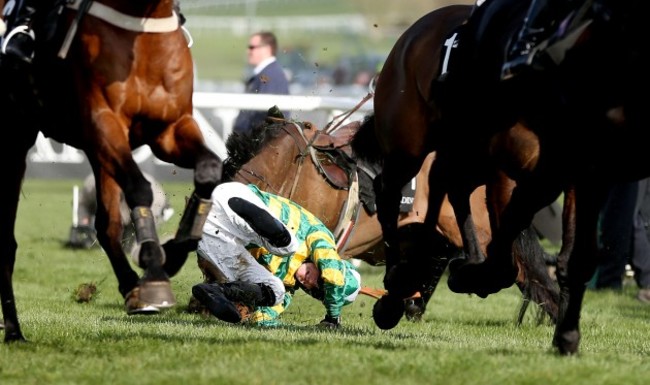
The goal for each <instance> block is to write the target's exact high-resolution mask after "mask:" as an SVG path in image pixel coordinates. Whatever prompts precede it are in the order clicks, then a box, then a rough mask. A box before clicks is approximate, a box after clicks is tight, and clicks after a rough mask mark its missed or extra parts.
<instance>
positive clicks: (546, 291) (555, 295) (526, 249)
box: [513, 226, 560, 324]
mask: <svg viewBox="0 0 650 385" xmlns="http://www.w3.org/2000/svg"><path fill="white" fill-rule="evenodd" d="M513 251H514V254H515V257H516V259H517V262H518V264H519V265H520V267H521V269H520V271H521V273H520V275H522V274H523V277H522V278H521V279H520V278H519V277H518V278H517V285H518V286H519V288H520V289H521V291H522V293H523V297H524V303H523V305H522V308H521V310H520V312H519V317H518V321H517V323H518V324H521V323H522V321H523V317H524V313H525V311H526V308H527V306H528V304H529V303H531V302H532V303H534V304H537V305H538V306H539V310H541V311H542V313H538V314H537V320H538V322H540V323H541V322H542V321H543V319H544V318H545V317H544V316H543V315H544V313H545V314H546V315H548V317H549V318H550V320H551V322H552V323H556V322H557V317H558V311H559V301H560V291H559V287H558V285H557V283H556V282H555V281H554V280H553V278H551V276H550V274H549V271H548V266H547V263H546V261H547V259H548V256H547V253H546V252H545V251H544V249H543V248H542V246H541V244H540V243H539V237H538V236H537V233H536V232H535V230H534V229H533V227H532V226H531V227H530V228H528V229H527V230H525V231H523V232H522V233H521V234H520V235H519V237H518V238H517V240H516V242H515V244H514V250H513Z"/></svg>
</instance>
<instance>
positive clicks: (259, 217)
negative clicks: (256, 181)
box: [228, 197, 292, 247]
mask: <svg viewBox="0 0 650 385" xmlns="http://www.w3.org/2000/svg"><path fill="white" fill-rule="evenodd" d="M228 206H230V208H231V209H232V211H234V212H235V213H237V215H239V216H240V217H242V218H243V219H244V220H245V221H246V223H248V224H249V225H250V226H251V228H252V229H253V230H254V231H255V232H256V233H257V234H259V235H261V236H262V237H264V238H266V239H267V240H268V241H269V243H270V244H271V245H273V246H275V247H286V246H288V245H289V244H290V243H291V241H292V238H291V234H290V233H289V231H288V230H287V228H286V227H284V225H283V224H282V222H280V221H279V220H277V219H276V218H274V217H273V216H272V215H271V214H269V213H268V212H266V211H264V210H262V209H261V208H259V207H257V206H256V205H254V204H253V203H250V202H248V201H246V200H244V199H241V198H238V197H234V198H230V199H229V200H228Z"/></svg>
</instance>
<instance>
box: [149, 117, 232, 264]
mask: <svg viewBox="0 0 650 385" xmlns="http://www.w3.org/2000/svg"><path fill="white" fill-rule="evenodd" d="M149 145H150V147H151V149H152V150H153V152H154V154H155V155H156V156H157V157H158V158H160V159H162V160H164V161H166V162H170V163H174V164H175V165H177V166H179V167H184V168H193V169H194V191H193V192H192V195H191V196H190V198H189V200H188V201H187V204H186V206H185V209H184V211H183V215H182V217H181V221H180V223H179V226H178V230H177V231H176V235H175V237H174V238H173V239H171V240H170V241H168V242H166V243H165V245H164V249H165V254H166V257H167V259H166V261H165V266H164V269H165V272H166V273H167V275H169V276H170V277H171V276H174V275H175V274H176V273H178V271H179V270H180V269H181V267H183V265H184V264H185V261H186V260H187V257H188V255H189V253H190V252H191V251H194V250H196V247H197V245H198V242H199V240H200V239H201V236H202V234H203V225H204V224H205V221H206V219H207V218H208V214H209V212H210V207H212V199H211V195H212V190H214V188H215V187H216V186H217V183H219V181H220V180H221V172H222V162H221V159H219V157H218V156H217V155H216V154H215V153H214V152H212V151H211V150H210V149H209V148H208V147H207V146H206V144H205V141H204V139H203V135H202V134H201V130H200V128H199V126H198V124H197V123H196V121H195V120H194V118H192V116H191V115H190V114H186V115H184V116H183V117H182V118H181V119H179V120H178V121H177V122H176V123H174V124H172V125H170V126H169V127H168V128H167V129H166V130H165V131H164V132H163V133H162V134H161V135H160V136H159V138H158V139H157V140H156V142H154V143H150V144H149Z"/></svg>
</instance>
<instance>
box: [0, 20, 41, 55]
mask: <svg viewBox="0 0 650 385" xmlns="http://www.w3.org/2000/svg"><path fill="white" fill-rule="evenodd" d="M19 34H22V35H26V36H27V37H29V38H30V39H31V41H30V42H28V43H29V44H32V47H31V48H29V49H28V51H31V52H25V47H24V46H23V47H21V46H20V44H18V45H15V44H11V45H10V44H9V43H10V42H11V41H12V39H15V38H16V37H18V36H19ZM14 42H15V40H14ZM35 42H36V34H35V33H34V30H33V29H31V28H29V27H28V26H27V25H19V26H17V27H15V28H14V29H12V30H11V31H9V33H8V34H7V36H5V37H4V39H3V41H2V47H0V52H1V53H2V54H3V55H8V56H13V57H15V58H17V59H20V60H22V61H24V62H27V63H31V62H32V59H34V44H35ZM23 43H24V42H23Z"/></svg>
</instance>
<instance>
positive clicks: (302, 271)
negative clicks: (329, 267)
mask: <svg viewBox="0 0 650 385" xmlns="http://www.w3.org/2000/svg"><path fill="white" fill-rule="evenodd" d="M318 277H320V272H319V271H318V268H317V267H316V265H315V264H314V263H313V262H305V263H303V264H302V265H300V267H299V268H298V271H296V280H298V282H300V284H302V285H303V286H304V287H305V288H307V289H313V288H315V287H318Z"/></svg>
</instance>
